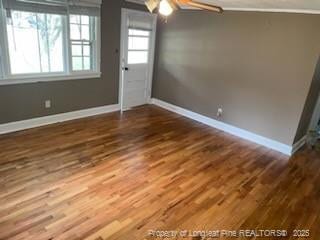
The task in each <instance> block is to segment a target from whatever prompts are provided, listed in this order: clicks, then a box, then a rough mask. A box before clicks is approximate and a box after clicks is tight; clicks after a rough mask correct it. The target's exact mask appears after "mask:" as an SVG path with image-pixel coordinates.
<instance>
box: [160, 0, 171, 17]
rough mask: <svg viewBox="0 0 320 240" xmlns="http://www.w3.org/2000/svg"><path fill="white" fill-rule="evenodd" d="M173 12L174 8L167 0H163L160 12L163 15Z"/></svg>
mask: <svg viewBox="0 0 320 240" xmlns="http://www.w3.org/2000/svg"><path fill="white" fill-rule="evenodd" d="M172 12H173V8H172V6H171V5H170V3H169V2H168V1H167V0H161V2H160V6H159V13H160V14H161V15H163V16H166V17H167V16H169V15H170V14H171V13H172Z"/></svg>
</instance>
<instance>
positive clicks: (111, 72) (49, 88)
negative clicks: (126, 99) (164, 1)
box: [0, 0, 145, 124]
mask: <svg viewBox="0 0 320 240" xmlns="http://www.w3.org/2000/svg"><path fill="white" fill-rule="evenodd" d="M103 2H104V3H103V4H102V9H101V70H102V76H101V78H99V79H84V80H68V81H56V82H44V83H26V84H17V85H7V86H0V124H1V123H7V122H12V121H18V120H24V119H30V118H34V117H40V116H46V115H51V114H56V113H64V112H70V111H75V110H80V109H86V108H91V107H98V106H103V105H109V104H115V103H118V85H119V48H120V26H121V7H127V8H134V9H145V8H144V7H143V6H141V5H136V4H130V3H125V2H124V0H107V1H103ZM47 99H50V100H51V101H52V107H51V109H45V107H44V101H45V100H47Z"/></svg>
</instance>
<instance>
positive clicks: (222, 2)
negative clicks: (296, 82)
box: [132, 0, 320, 14]
mask: <svg viewBox="0 0 320 240" xmlns="http://www.w3.org/2000/svg"><path fill="white" fill-rule="evenodd" d="M132 1H134V2H139V3H143V2H144V0H132ZM197 1H199V2H203V3H211V4H215V5H219V6H221V7H222V8H224V9H225V10H238V11H266V12H301V13H314V14H320V0H197Z"/></svg>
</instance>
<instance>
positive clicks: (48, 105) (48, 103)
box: [44, 100, 51, 108]
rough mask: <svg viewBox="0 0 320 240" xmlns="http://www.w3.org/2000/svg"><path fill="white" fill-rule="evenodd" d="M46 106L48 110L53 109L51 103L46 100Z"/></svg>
mask: <svg viewBox="0 0 320 240" xmlns="http://www.w3.org/2000/svg"><path fill="white" fill-rule="evenodd" d="M44 105H45V107H46V108H51V101H50V100H46V101H45V102H44Z"/></svg>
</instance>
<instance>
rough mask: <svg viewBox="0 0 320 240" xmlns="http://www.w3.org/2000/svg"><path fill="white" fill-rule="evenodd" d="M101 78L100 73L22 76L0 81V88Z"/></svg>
mask: <svg viewBox="0 0 320 240" xmlns="http://www.w3.org/2000/svg"><path fill="white" fill-rule="evenodd" d="M100 77H101V73H100V72H95V73H83V74H73V75H55V76H33V77H31V76H21V77H14V78H5V79H0V86H1V85H14V84H23V83H40V82H52V81H67V80H78V79H92V78H100Z"/></svg>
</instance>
